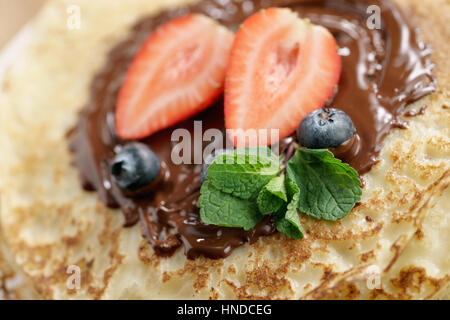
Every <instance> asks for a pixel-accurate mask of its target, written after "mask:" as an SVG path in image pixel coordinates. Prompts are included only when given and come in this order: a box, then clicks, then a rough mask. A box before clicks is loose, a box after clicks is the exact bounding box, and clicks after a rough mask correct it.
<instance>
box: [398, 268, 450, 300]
mask: <svg viewBox="0 0 450 320" xmlns="http://www.w3.org/2000/svg"><path fill="white" fill-rule="evenodd" d="M449 279H450V276H449V275H448V274H447V275H446V276H445V277H444V278H442V279H436V278H433V277H429V276H427V272H426V271H425V269H424V268H422V267H418V266H411V267H405V268H403V269H401V271H400V272H399V275H398V277H397V278H395V279H392V280H391V283H392V285H393V286H395V287H396V288H398V289H400V293H399V296H400V297H401V298H408V297H410V294H409V293H408V292H414V291H416V292H420V291H421V290H424V289H425V288H426V289H428V290H430V291H431V292H433V293H434V292H438V291H439V290H440V289H441V288H442V287H443V286H444V285H445V283H447V282H448V281H449Z"/></svg>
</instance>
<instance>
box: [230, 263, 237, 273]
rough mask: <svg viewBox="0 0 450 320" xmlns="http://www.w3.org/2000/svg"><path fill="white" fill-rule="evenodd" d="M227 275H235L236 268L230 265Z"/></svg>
mask: <svg viewBox="0 0 450 320" xmlns="http://www.w3.org/2000/svg"><path fill="white" fill-rule="evenodd" d="M228 273H230V274H236V273H237V271H236V268H235V267H234V265H230V266H229V267H228Z"/></svg>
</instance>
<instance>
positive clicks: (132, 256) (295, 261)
mask: <svg viewBox="0 0 450 320" xmlns="http://www.w3.org/2000/svg"><path fill="white" fill-rule="evenodd" d="M187 2H188V1H176V0H173V1H164V0H152V1H148V0H127V1H119V0H96V1H92V0H78V1H77V2H76V3H77V5H78V6H79V7H80V9H81V29H79V30H70V29H68V28H67V19H68V16H69V15H68V14H67V8H68V7H70V5H71V4H72V2H71V1H50V2H49V3H48V4H47V5H46V6H45V8H44V9H43V11H42V12H41V14H40V15H39V16H38V17H37V18H36V20H35V21H33V24H32V27H33V32H34V34H35V35H34V39H33V41H32V42H31V43H30V45H29V46H28V48H27V49H26V50H25V51H24V52H23V54H22V55H21V56H19V57H17V59H16V60H15V62H14V64H13V65H12V67H11V68H10V69H9V70H8V72H7V73H6V77H5V81H4V83H3V87H2V88H1V96H0V148H1V150H2V155H3V156H2V166H0V195H1V202H0V206H1V207H0V209H1V211H0V214H1V216H0V217H1V220H0V221H1V224H0V225H1V227H2V229H1V230H0V232H1V235H2V236H1V237H0V239H2V238H5V239H6V242H7V244H8V247H9V248H8V250H6V249H5V252H6V251H8V253H7V254H6V253H5V257H6V255H9V251H10V252H11V253H12V256H13V257H14V261H15V263H13V264H17V265H18V266H19V267H20V269H21V270H22V271H23V273H24V274H25V275H26V276H27V278H28V279H29V281H30V283H31V284H32V285H33V286H34V287H35V289H36V291H37V292H38V294H39V295H40V297H42V298H46V299H52V298H56V299H61V298H62V299H64V298H75V299H77V298H79V299H91V298H92V299H208V298H212V299H253V298H254V299H266V298H269V299H299V298H306V299H331V298H337V299H344V298H346V299H419V298H448V296H449V287H448V285H449V283H450V256H449V252H450V238H449V237H450V221H449V213H450V188H449V187H448V186H449V183H450V99H449V92H450V79H449V71H450V65H449V64H450V57H449V52H450V44H449V41H448V40H449V39H450V30H449V28H448V21H449V20H450V4H449V3H448V1H445V0H428V1H424V0H402V1H396V2H397V3H398V4H399V5H400V6H401V7H402V8H403V9H404V10H405V12H406V14H408V15H411V19H413V21H414V22H415V23H416V24H417V25H418V26H419V27H420V28H421V30H422V32H421V37H422V38H423V39H424V40H425V41H427V42H428V43H430V44H432V46H433V48H434V50H435V53H434V54H433V55H432V60H433V62H435V63H436V68H435V71H434V74H435V75H436V77H437V80H438V91H437V92H436V93H434V94H432V95H429V96H427V97H425V98H424V99H422V100H420V101H417V102H416V103H414V104H413V105H411V106H409V107H408V108H409V109H414V110H418V109H420V108H421V107H422V106H424V105H426V106H427V108H426V110H425V113H424V114H423V115H420V116H416V117H412V118H407V121H408V122H409V128H408V129H404V130H400V129H396V130H393V131H392V132H391V134H390V135H389V136H388V137H387V138H386V139H385V144H384V148H383V150H382V152H381V154H380V162H379V163H378V164H377V165H376V166H374V167H373V168H372V170H371V171H370V172H369V173H368V174H366V175H364V180H365V182H366V186H365V188H364V190H363V198H362V203H361V204H360V205H359V206H357V207H356V208H355V209H354V210H353V211H352V212H351V214H350V215H349V216H347V217H346V218H345V219H343V220H341V221H339V222H335V223H330V222H324V221H316V220H313V219H310V218H308V217H306V216H305V215H301V220H302V224H303V226H304V228H305V229H306V231H307V233H306V237H305V239H303V240H291V239H287V238H286V237H285V236H284V235H282V234H276V235H273V236H269V237H263V238H261V239H260V240H259V241H258V242H256V243H255V244H252V245H249V244H246V245H244V246H242V247H239V248H237V249H236V250H234V251H233V253H232V254H231V255H230V256H229V257H227V258H225V259H218V260H211V259H207V258H203V257H200V258H198V259H195V260H188V259H186V257H185V255H184V254H183V250H182V249H179V250H177V251H176V253H175V254H174V255H173V256H172V257H170V258H160V257H158V256H156V255H155V254H154V252H153V249H152V247H151V246H150V245H149V244H148V243H147V242H146V241H145V240H144V239H143V238H142V236H141V233H140V231H139V227H138V225H136V226H134V227H132V228H123V227H122V224H123V216H122V214H121V213H120V212H119V210H112V209H108V208H106V207H105V206H104V205H103V204H102V203H100V202H99V201H98V200H97V195H96V193H88V192H85V191H83V190H82V188H81V186H80V183H79V180H78V177H77V171H76V169H75V168H74V167H72V166H71V165H70V163H71V157H72V156H71V154H70V153H69V151H68V147H67V139H66V132H67V131H68V130H69V129H70V128H71V127H72V126H73V125H74V124H75V122H76V119H77V113H78V111H79V110H80V108H81V107H82V106H83V105H84V104H85V103H86V101H88V99H89V92H90V89H89V88H90V84H91V81H92V78H93V77H94V75H95V74H96V72H97V71H98V70H100V69H101V68H102V66H103V64H104V63H105V61H106V58H107V54H108V52H109V50H110V49H111V48H113V47H114V46H115V45H116V44H117V43H118V42H120V41H121V40H123V39H124V38H126V36H127V34H128V32H129V30H130V28H131V27H132V26H133V25H134V24H135V23H136V22H137V21H138V20H139V19H140V18H142V17H144V16H147V15H149V14H153V13H156V12H158V11H159V10H161V9H162V8H163V7H164V6H169V5H176V4H182V3H187ZM4 245H5V244H4V243H3V244H2V246H4ZM5 248H6V246H5ZM2 252H3V250H2ZM2 255H3V254H2V253H0V279H1V272H4V271H6V270H7V268H9V267H8V266H7V265H6V263H5V264H4V265H3V260H5V261H6V258H5V259H3V260H2ZM9 260H11V259H9ZM70 266H77V267H79V268H80V271H81V279H80V287H79V288H73V287H72V286H67V281H68V279H69V277H70V275H71V274H70V272H69V273H68V272H67V269H68V267H70ZM0 288H1V286H0Z"/></svg>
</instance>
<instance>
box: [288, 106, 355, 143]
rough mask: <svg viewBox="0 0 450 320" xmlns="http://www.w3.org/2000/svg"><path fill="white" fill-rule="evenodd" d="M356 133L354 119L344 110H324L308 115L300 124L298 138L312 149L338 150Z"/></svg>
mask: <svg viewBox="0 0 450 320" xmlns="http://www.w3.org/2000/svg"><path fill="white" fill-rule="evenodd" d="M355 133H356V129H355V126H354V125H353V122H352V119H350V117H349V116H348V115H347V114H346V113H345V112H344V111H342V110H338V109H333V108H323V109H319V110H315V111H313V112H311V113H310V114H308V115H307V116H306V118H305V119H303V121H302V122H301V123H300V125H299V126H298V130H297V138H298V141H299V142H300V144H301V145H302V146H303V147H306V148H310V149H322V148H337V147H339V146H340V145H341V144H342V143H344V142H345V141H347V140H349V139H350V138H351V137H353V136H354V135H355Z"/></svg>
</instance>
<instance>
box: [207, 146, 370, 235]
mask: <svg viewBox="0 0 450 320" xmlns="http://www.w3.org/2000/svg"><path fill="white" fill-rule="evenodd" d="M281 172H282V165H281V161H280V157H278V156H276V155H275V154H273V153H272V152H271V150H270V149H269V148H267V147H259V148H244V149H236V150H234V151H232V152H228V153H226V154H222V155H219V156H217V158H216V159H215V160H214V161H213V162H212V163H211V165H210V167H209V168H208V173H207V180H206V181H205V182H204V183H203V185H202V188H201V192H200V193H201V195H200V198H199V201H198V206H199V207H200V216H201V218H202V220H203V222H205V223H207V224H214V225H219V226H226V227H239V228H243V229H245V230H249V229H251V228H253V227H254V226H255V225H256V224H257V223H258V222H260V221H261V220H262V219H263V217H264V216H265V215H272V216H273V218H274V220H275V222H276V227H277V230H278V231H279V232H282V233H284V234H285V235H286V236H288V237H291V238H294V239H302V238H303V230H302V227H301V224H300V219H299V213H298V210H297V209H299V210H300V212H303V213H305V214H307V215H309V216H311V217H313V218H316V219H321V220H331V221H335V220H338V219H341V218H343V217H345V216H346V215H347V214H348V213H349V212H350V211H351V209H352V208H353V207H354V206H355V204H356V203H357V202H359V201H360V199H361V193H362V191H361V182H360V180H359V178H358V174H357V172H356V171H355V170H354V169H353V168H351V167H350V166H349V165H347V164H344V163H342V162H341V161H340V160H338V159H336V158H334V156H333V154H332V153H331V152H330V151H328V150H326V149H324V150H322V149H316V150H310V149H303V148H301V149H298V150H297V151H296V152H295V154H294V156H293V157H292V158H291V159H290V160H289V161H288V162H287V165H286V176H285V175H283V174H281Z"/></svg>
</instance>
